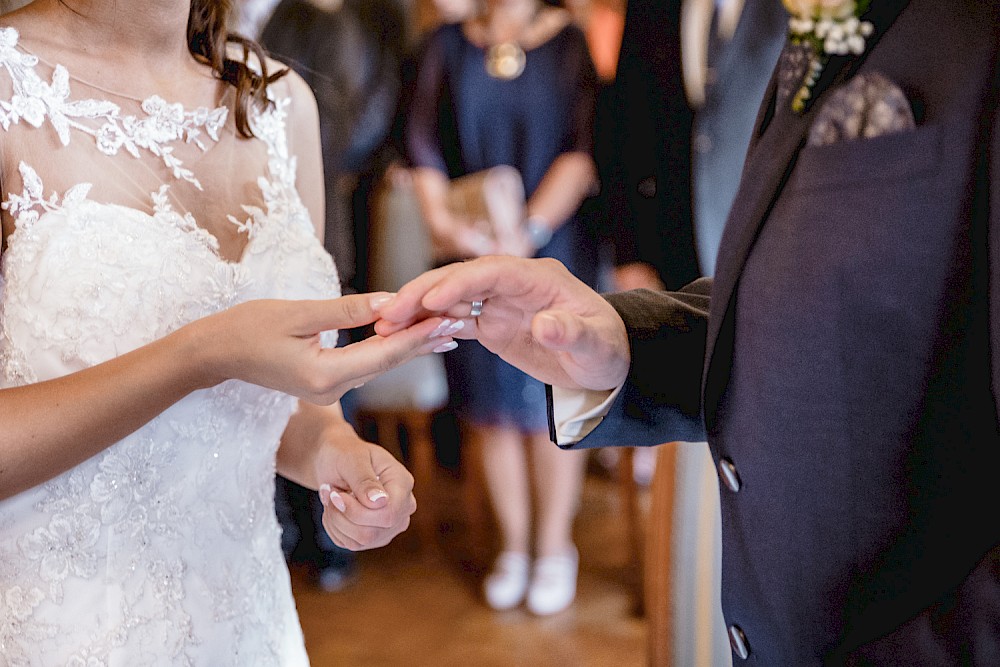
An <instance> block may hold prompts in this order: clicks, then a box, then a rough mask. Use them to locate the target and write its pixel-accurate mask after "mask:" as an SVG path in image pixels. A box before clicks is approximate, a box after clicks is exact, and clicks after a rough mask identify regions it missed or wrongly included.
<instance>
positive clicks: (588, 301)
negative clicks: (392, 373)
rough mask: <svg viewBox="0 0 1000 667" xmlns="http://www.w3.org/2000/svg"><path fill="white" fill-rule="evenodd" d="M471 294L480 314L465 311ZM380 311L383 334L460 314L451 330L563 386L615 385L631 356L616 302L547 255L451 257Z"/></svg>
mask: <svg viewBox="0 0 1000 667" xmlns="http://www.w3.org/2000/svg"><path fill="white" fill-rule="evenodd" d="M473 301H482V302H483V306H482V312H481V314H480V315H479V316H478V317H470V309H471V304H472V302H473ZM379 313H380V315H381V316H382V320H381V321H379V322H378V323H376V325H375V330H376V331H377V332H378V333H380V334H382V335H389V334H391V333H394V332H397V331H400V330H402V329H403V328H405V327H406V326H407V325H409V324H411V323H413V322H416V321H418V320H420V319H421V318H425V317H428V316H430V315H434V314H444V315H446V316H447V317H450V318H463V319H464V320H465V322H466V326H465V328H464V329H462V330H461V331H460V332H458V333H455V334H454V337H455V338H476V339H478V340H479V341H480V342H481V343H482V344H483V345H484V346H485V347H486V348H487V349H489V350H491V351H493V352H494V353H496V354H498V355H499V356H500V357H502V358H503V359H505V360H506V361H507V362H509V363H511V364H513V365H514V366H517V367H518V368H520V369H521V370H523V371H525V372H526V373H528V374H529V375H532V376H534V377H536V378H538V379H539V380H542V381H543V382H547V383H549V384H553V385H557V386H562V387H569V388H586V389H597V390H605V389H613V388H614V387H617V386H618V385H620V384H622V383H623V382H624V381H625V378H626V377H627V375H628V369H629V364H630V362H631V352H630V347H629V341H628V336H627V333H626V330H625V324H624V322H622V319H621V317H619V315H618V313H617V312H616V311H615V309H614V308H612V307H611V305H610V304H609V303H608V302H607V301H606V300H605V299H604V298H603V297H601V296H600V295H599V294H597V293H596V292H595V291H594V290H592V289H591V288H589V287H587V285H585V284H584V283H583V282H581V281H580V280H578V279H577V278H576V277H574V276H573V275H572V274H571V273H570V272H569V271H568V270H567V269H566V267H565V266H563V265H562V264H561V263H559V262H557V261H555V260H551V259H519V258H513V257H484V258H481V259H477V260H473V261H468V262H458V263H455V264H449V265H448V266H444V267H441V268H440V269H435V270H433V271H429V272H427V273H425V274H423V275H422V276H419V277H417V278H415V279H414V280H413V281H411V282H410V283H408V284H407V285H405V286H404V287H403V288H402V289H401V290H399V292H398V293H397V294H396V296H395V298H393V299H390V300H389V301H386V302H385V303H383V304H381V305H380V306H379Z"/></svg>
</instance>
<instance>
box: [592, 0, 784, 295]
mask: <svg viewBox="0 0 1000 667" xmlns="http://www.w3.org/2000/svg"><path fill="white" fill-rule="evenodd" d="M786 27H787V15H786V14H785V12H784V10H783V9H782V7H781V2H780V0H718V1H717V0H629V2H628V5H627V9H626V16H625V37H624V39H623V41H622V51H621V57H620V60H619V63H618V72H617V75H616V78H615V91H614V100H615V103H614V108H615V110H616V113H615V114H614V116H613V118H612V121H613V124H612V125H611V127H610V128H608V130H607V131H608V133H609V134H611V135H612V136H613V137H614V139H613V143H614V145H616V146H617V147H618V148H619V150H618V152H617V155H618V156H619V160H618V161H617V162H616V164H615V165H614V167H613V171H612V172H611V176H610V178H609V179H608V182H607V183H606V197H607V204H606V211H607V217H608V220H607V223H608V224H609V226H610V227H611V229H613V233H612V234H611V238H612V239H613V245H614V249H615V265H616V271H615V277H616V286H617V287H618V288H620V289H634V288H638V287H649V288H655V287H658V286H665V287H667V288H669V289H676V288H678V287H680V286H682V285H684V284H686V283H688V282H690V281H691V280H694V279H695V278H697V277H698V276H702V275H712V274H713V273H714V268H715V257H716V253H717V252H718V246H719V239H720V237H721V235H722V228H723V226H724V225H725V221H726V217H727V216H728V215H729V207H730V205H731V204H732V200H733V197H734V196H735V194H736V189H737V186H738V185H739V178H740V170H741V168H742V166H743V158H744V156H745V155H746V149H747V146H748V145H749V143H750V133H751V131H752V129H753V122H754V117H755V114H756V112H757V107H758V105H759V103H760V98H761V96H762V95H763V94H764V88H765V87H766V86H767V80H768V77H769V76H770V74H771V71H772V69H773V68H774V64H775V62H776V61H777V59H778V52H779V51H780V50H781V45H782V43H783V41H784V37H785V32H786Z"/></svg>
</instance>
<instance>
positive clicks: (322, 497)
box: [319, 484, 330, 507]
mask: <svg viewBox="0 0 1000 667" xmlns="http://www.w3.org/2000/svg"><path fill="white" fill-rule="evenodd" d="M319 501H320V502H321V503H323V507H326V506H327V505H329V504H330V485H329V484H320V485H319Z"/></svg>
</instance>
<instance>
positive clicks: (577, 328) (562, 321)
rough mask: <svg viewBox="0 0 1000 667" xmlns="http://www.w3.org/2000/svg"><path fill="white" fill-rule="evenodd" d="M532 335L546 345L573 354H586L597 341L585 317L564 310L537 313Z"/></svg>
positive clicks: (532, 323) (532, 324) (533, 321)
mask: <svg viewBox="0 0 1000 667" xmlns="http://www.w3.org/2000/svg"><path fill="white" fill-rule="evenodd" d="M531 335H532V336H533V337H534V338H535V340H537V341H538V342H539V343H541V344H542V345H543V346H544V347H547V348H549V349H551V350H561V351H564V352H569V353H570V354H572V355H577V354H583V355H586V353H587V352H588V350H589V348H590V346H591V345H592V344H593V343H594V342H595V341H593V335H592V333H591V331H590V329H589V327H587V325H586V323H585V322H584V321H583V318H581V317H580V316H578V315H574V314H572V313H569V312H566V311H564V310H546V311H542V312H540V313H538V314H537V315H535V317H534V319H533V320H532V322H531Z"/></svg>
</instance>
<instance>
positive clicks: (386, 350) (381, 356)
mask: <svg viewBox="0 0 1000 667" xmlns="http://www.w3.org/2000/svg"><path fill="white" fill-rule="evenodd" d="M442 321H443V320H442V319H441V318H433V319H430V320H425V321H423V322H420V323H418V324H416V325H414V326H412V327H409V328H408V329H404V330H402V331H399V332H396V333H394V334H392V335H390V336H386V337H383V336H372V337H370V338H366V339H365V340H362V341H359V342H357V343H352V344H350V345H346V346H344V347H337V348H329V349H324V350H322V351H321V352H320V355H321V356H320V360H321V361H320V368H319V371H318V377H317V378H316V386H315V387H313V392H312V393H311V394H310V395H309V396H308V397H307V398H308V400H310V401H313V402H320V403H323V402H332V401H335V400H337V399H339V398H340V396H341V395H343V393H345V392H346V391H348V390H350V389H353V388H354V387H357V386H360V385H362V384H364V383H365V382H368V381H369V380H371V379H373V378H375V377H377V376H378V375H381V374H382V373H385V372H386V371H388V370H390V369H392V368H395V367H396V366H399V365H400V364H402V363H404V362H406V361H408V360H410V359H412V358H414V357H417V356H420V355H423V354H430V353H431V352H433V351H434V350H436V349H439V348H440V347H441V346H442V345H445V344H447V343H449V342H451V336H450V335H449V333H448V332H449V331H450V330H451V329H450V328H449V326H451V325H453V322H452V323H450V324H449V325H446V326H444V327H442V326H441V325H442Z"/></svg>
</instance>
